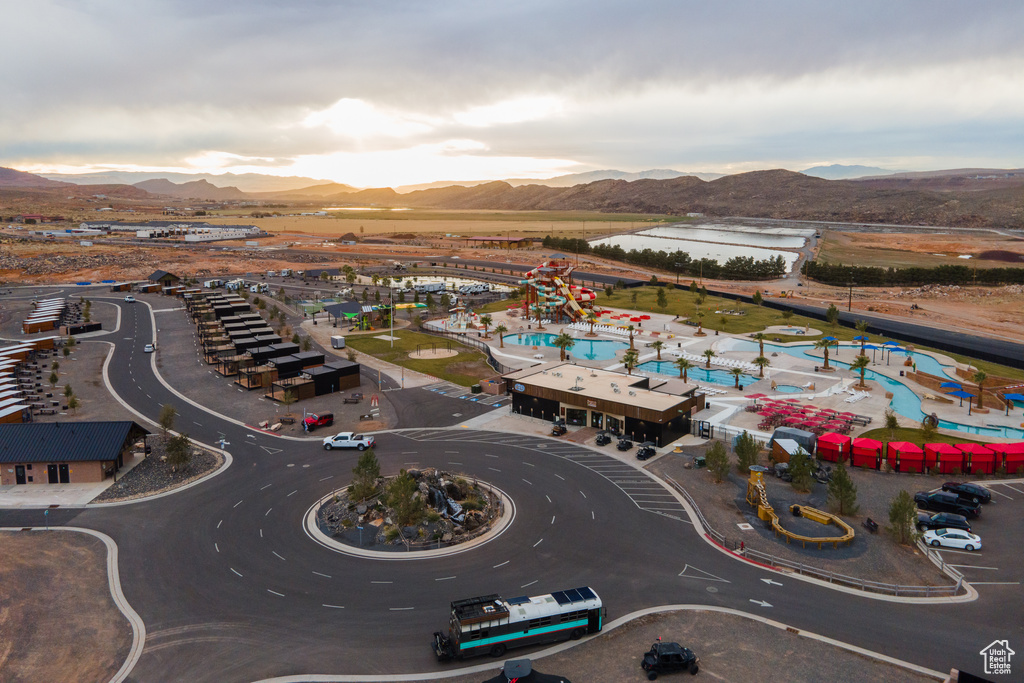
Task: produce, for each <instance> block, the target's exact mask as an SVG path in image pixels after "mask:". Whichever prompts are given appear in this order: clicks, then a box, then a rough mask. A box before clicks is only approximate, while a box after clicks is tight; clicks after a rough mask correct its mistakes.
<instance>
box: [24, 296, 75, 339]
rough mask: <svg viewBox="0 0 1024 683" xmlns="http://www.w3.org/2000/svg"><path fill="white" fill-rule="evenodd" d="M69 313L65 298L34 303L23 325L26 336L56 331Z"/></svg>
mask: <svg viewBox="0 0 1024 683" xmlns="http://www.w3.org/2000/svg"><path fill="white" fill-rule="evenodd" d="M67 313H68V302H67V300H66V299H64V298H53V299H43V300H42V301H33V302H32V310H31V311H30V312H29V314H28V316H26V317H25V320H24V321H22V323H21V331H22V332H23V333H24V334H36V333H37V332H48V331H50V330H56V329H57V328H58V327H60V326H61V324H62V323H63V322H64V318H65V316H66V315H67Z"/></svg>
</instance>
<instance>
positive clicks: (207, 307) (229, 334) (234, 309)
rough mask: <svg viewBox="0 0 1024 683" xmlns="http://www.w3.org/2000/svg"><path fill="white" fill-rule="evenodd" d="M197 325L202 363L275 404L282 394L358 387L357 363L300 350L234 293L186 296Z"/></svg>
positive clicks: (306, 394) (296, 396) (297, 397)
mask: <svg viewBox="0 0 1024 683" xmlns="http://www.w3.org/2000/svg"><path fill="white" fill-rule="evenodd" d="M185 307H186V310H188V312H189V315H191V316H192V319H193V320H194V321H195V322H196V327H197V331H198V333H199V341H200V344H201V345H202V349H203V359H204V360H205V361H206V362H207V363H208V364H210V365H212V366H214V368H215V369H216V371H217V372H218V373H220V374H221V375H223V376H224V377H235V378H236V379H235V383H236V384H237V385H238V386H240V387H242V388H244V389H247V390H253V389H263V390H264V392H265V396H266V397H267V398H270V399H272V400H275V401H281V400H283V399H284V398H285V394H286V392H287V393H289V394H290V395H291V396H292V397H293V398H294V399H295V400H303V399H306V398H312V397H314V396H321V395H324V394H329V393H334V392H336V391H342V390H345V389H352V388H355V387H358V386H359V364H358V363H353V362H351V361H347V360H340V359H333V360H331V362H327V361H326V358H325V356H324V354H323V353H320V352H317V351H301V349H300V347H299V345H298V344H294V343H292V342H286V341H284V340H282V339H281V337H280V336H279V335H278V334H276V333H275V332H274V330H273V329H272V328H271V327H270V326H269V325H267V323H266V321H264V320H263V318H262V316H260V315H259V314H258V313H256V312H254V311H252V310H251V308H250V306H249V304H248V303H247V302H245V301H244V300H243V299H241V297H238V296H236V295H233V294H224V293H219V292H210V291H207V290H198V291H196V292H193V293H191V294H189V295H186V296H185Z"/></svg>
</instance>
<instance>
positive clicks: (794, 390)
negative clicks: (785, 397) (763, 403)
mask: <svg viewBox="0 0 1024 683" xmlns="http://www.w3.org/2000/svg"><path fill="white" fill-rule="evenodd" d="M774 391H777V392H779V393H780V394H799V393H800V392H801V391H807V389H803V388H801V387H798V386H795V385H793V384H777V385H776V386H775V389H774Z"/></svg>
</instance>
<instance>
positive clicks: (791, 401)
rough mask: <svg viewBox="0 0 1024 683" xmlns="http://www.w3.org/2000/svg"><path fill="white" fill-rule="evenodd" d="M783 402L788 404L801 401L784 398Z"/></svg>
mask: <svg viewBox="0 0 1024 683" xmlns="http://www.w3.org/2000/svg"><path fill="white" fill-rule="evenodd" d="M782 400H783V401H785V402H786V403H799V402H800V399H798V398H784V399H782Z"/></svg>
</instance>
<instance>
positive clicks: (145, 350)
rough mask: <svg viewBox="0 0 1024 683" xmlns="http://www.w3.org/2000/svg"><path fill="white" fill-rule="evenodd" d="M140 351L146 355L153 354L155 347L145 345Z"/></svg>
mask: <svg viewBox="0 0 1024 683" xmlns="http://www.w3.org/2000/svg"><path fill="white" fill-rule="evenodd" d="M142 350H143V351H144V352H146V353H153V351H155V350H156V347H155V346H153V345H152V344H146V345H145V346H143V347H142Z"/></svg>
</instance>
